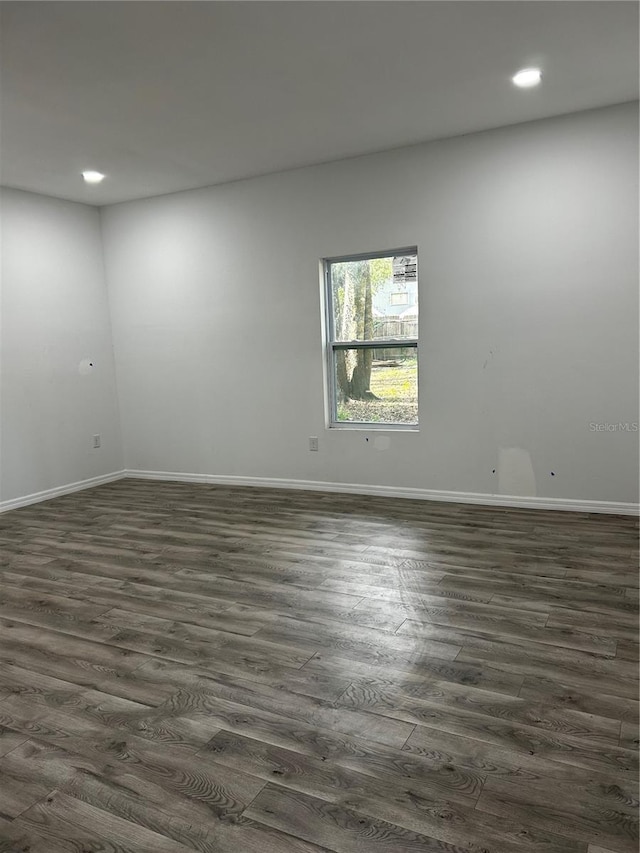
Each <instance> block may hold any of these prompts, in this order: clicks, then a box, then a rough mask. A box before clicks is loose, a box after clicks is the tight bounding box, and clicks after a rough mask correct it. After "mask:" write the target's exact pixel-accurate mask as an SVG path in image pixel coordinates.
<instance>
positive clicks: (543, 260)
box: [76, 105, 638, 501]
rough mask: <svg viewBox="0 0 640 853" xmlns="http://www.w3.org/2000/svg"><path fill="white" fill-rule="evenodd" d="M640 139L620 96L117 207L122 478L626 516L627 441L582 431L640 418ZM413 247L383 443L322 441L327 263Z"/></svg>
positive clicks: (629, 493)
mask: <svg viewBox="0 0 640 853" xmlns="http://www.w3.org/2000/svg"><path fill="white" fill-rule="evenodd" d="M637 144H638V134H637V106H635V105H623V106H619V107H612V108H608V109H604V110H597V111H591V112H586V113H580V114H575V115H571V116H565V117H561V118H558V119H553V120H546V121H540V122H535V123H531V124H527V125H520V126H517V127H510V128H505V129H501V130H497V131H492V132H488V133H482V134H475V135H470V136H466V137H461V138H457V139H454V140H447V141H443V142H438V143H430V144H425V145H421V146H416V147H412V148H405V149H401V150H397V151H393V152H388V153H385V154H380V155H374V156H367V157H362V158H358V159H352V160H349V161H343V162H340V163H334V164H329V165H324V166H318V167H314V168H308V169H303V170H297V171H292V172H288V173H283V174H278V175H272V176H267V177H262V178H256V179H252V180H247V181H242V182H238V183H234V184H229V185H226V186H221V187H217V188H210V189H203V190H197V191H191V192H184V193H178V194H175V195H171V196H165V197H161V198H155V199H149V200H145V201H140V202H132V203H127V204H122V205H117V206H113V207H110V208H107V209H105V210H104V211H103V213H102V215H103V232H104V239H105V251H106V258H107V275H108V283H109V290H110V302H111V307H112V321H113V327H114V341H115V347H116V359H117V365H118V375H119V397H120V409H121V413H122V424H123V432H124V442H125V457H126V466H127V467H128V468H132V469H145V470H161V471H174V472H192V473H199V474H220V475H245V476H251V477H266V478H292V479H301V480H316V481H327V482H332V481H333V482H339V483H361V484H380V485H388V486H403V487H415V488H420V489H435V490H452V491H459V492H477V493H498V492H501V493H507V494H524V495H536V494H537V495H539V496H549V497H559V498H567V499H577V500H594V501H637V499H638V453H637V438H638V436H637V434H633V433H624V432H594V431H592V430H591V428H590V426H589V425H590V423H604V422H610V423H611V422H616V423H617V422H618V421H628V422H634V421H637V419H638V293H637V284H638V270H637V261H638V217H637ZM411 244H417V246H418V249H419V258H420V300H421V301H420V306H421V319H420V322H421V348H420V380H419V381H420V431H419V433H415V434H414V433H409V432H393V433H389V435H390V436H391V446H390V448H389V449H388V450H386V451H384V452H381V451H379V450H376V449H375V447H374V442H373V441H370V442H365V434H364V433H362V432H354V431H339V430H326V429H325V426H324V425H325V412H324V407H323V350H322V340H321V332H320V313H321V312H320V301H319V283H318V280H319V276H318V262H319V259H320V258H322V257H324V256H335V255H341V254H345V253H356V252H364V251H366V250H370V249H387V248H394V247H398V246H406V245H411ZM82 352H83V353H84V350H82ZM76 355H78V353H76ZM85 432H86V430H85ZM89 432H91V430H89ZM310 435H318V436H319V437H320V451H319V452H318V453H311V452H309V450H308V449H307V440H308V436H310ZM493 469H496V473H495V474H494V473H492V472H493ZM551 472H554V474H555V476H551Z"/></svg>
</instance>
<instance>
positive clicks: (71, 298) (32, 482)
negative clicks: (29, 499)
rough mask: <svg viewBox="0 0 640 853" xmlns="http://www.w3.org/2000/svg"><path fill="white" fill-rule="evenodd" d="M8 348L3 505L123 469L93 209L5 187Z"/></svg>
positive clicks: (4, 291)
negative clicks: (95, 445)
mask: <svg viewBox="0 0 640 853" xmlns="http://www.w3.org/2000/svg"><path fill="white" fill-rule="evenodd" d="M1 342H2V388H1V396H0V403H1V406H2V433H1V437H2V456H1V461H2V466H1V473H2V479H1V484H0V499H1V500H2V501H3V502H7V501H11V500H13V499H15V498H20V497H23V496H25V495H32V494H34V493H38V492H42V491H46V490H49V489H55V488H57V487H62V486H66V485H68V484H69V483H76V482H78V481H81V480H85V479H89V478H92V477H97V476H100V475H104V474H108V473H110V472H113V471H116V470H119V469H121V468H122V449H121V438H120V428H119V417H118V409H117V394H116V388H115V369H114V360H113V349H112V342H111V329H110V320H109V310H108V305H107V292H106V286H105V281H104V266H103V259H102V245H101V235H100V215H99V212H98V211H97V210H96V209H95V208H91V207H87V206H85V205H81V204H73V203H70V202H65V201H58V200H57V199H52V198H46V197H45V196H40V195H34V194H32V193H25V192H20V191H18V190H9V189H6V190H5V189H3V191H2V341H1ZM83 361H84V362H85V364H84V365H81V363H82V362H83ZM88 362H92V363H93V365H94V366H93V368H90V367H89V366H88ZM94 434H100V435H101V437H102V447H101V448H100V449H99V450H93V449H92V445H91V439H92V436H93V435H94Z"/></svg>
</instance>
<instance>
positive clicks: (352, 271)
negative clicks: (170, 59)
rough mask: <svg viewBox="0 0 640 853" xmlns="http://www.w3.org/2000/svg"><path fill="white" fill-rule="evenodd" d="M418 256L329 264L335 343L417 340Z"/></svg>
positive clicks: (390, 256)
mask: <svg viewBox="0 0 640 853" xmlns="http://www.w3.org/2000/svg"><path fill="white" fill-rule="evenodd" d="M417 262H418V258H417V255H402V256H400V255H397V256H394V255H389V256H388V257H385V258H370V259H364V260H357V261H333V262H331V263H330V264H329V276H330V286H331V302H332V309H333V329H334V340H336V341H369V340H379V339H380V338H400V339H402V338H417V337H418V274H417Z"/></svg>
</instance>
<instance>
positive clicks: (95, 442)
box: [93, 435, 100, 450]
mask: <svg viewBox="0 0 640 853" xmlns="http://www.w3.org/2000/svg"><path fill="white" fill-rule="evenodd" d="M99 447H100V436H99V435H94V436H93V449H94V450H97V449H98V448H99Z"/></svg>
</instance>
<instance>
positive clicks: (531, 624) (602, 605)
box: [0, 480, 638, 853]
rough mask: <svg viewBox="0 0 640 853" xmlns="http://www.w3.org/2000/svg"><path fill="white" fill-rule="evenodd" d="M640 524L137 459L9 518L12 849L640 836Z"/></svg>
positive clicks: (316, 849)
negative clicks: (288, 482)
mask: <svg viewBox="0 0 640 853" xmlns="http://www.w3.org/2000/svg"><path fill="white" fill-rule="evenodd" d="M637 545H638V526H637V519H633V518H623V517H614V516H605V515H581V514H573V513H563V512H557V513H550V512H543V511H537V510H503V509H494V508H488V507H472V506H462V505H455V504H433V503H423V502H414V501H403V500H391V499H384V500H383V499H376V498H365V497H353V496H347V495H330V494H320V493H310V492H283V491H273V490H266V489H265V490H261V489H240V488H233V489H232V488H224V487H214V486H205V485H185V484H177V483H156V482H142V481H135V480H122V481H119V482H116V483H112V484H110V485H106V486H102V487H100V488H97V489H94V490H91V491H84V492H79V493H76V494H73V495H68V496H66V497H62V498H58V499H56V500H52V501H49V502H46V503H42V504H38V505H35V506H31V507H26V508H24V509H20V510H16V511H14V512H10V513H7V514H5V515H4V516H2V517H0V549H1V551H2V558H3V559H2V577H1V580H2V593H1V596H0V648H1V656H0V659H1V663H0V851H4V853H7V851H16V853H17V851H30V853H58V852H59V851H73V853H89V851H90V852H91V853H98V851H100V852H101V853H105V851H106V853H116V852H117V853H123V851H137V852H138V851H145V853H147V851H148V853H165V852H166V853H179V851H183V853H184V851H192V850H198V851H207V853H320V851H334V852H335V853H377V851H380V853H383V851H384V853H409V852H410V853H418V851H420V853H429V851H438V853H455V851H465V853H587V851H588V853H636V851H637V849H638V822H637V818H638V550H637Z"/></svg>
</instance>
